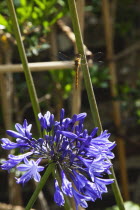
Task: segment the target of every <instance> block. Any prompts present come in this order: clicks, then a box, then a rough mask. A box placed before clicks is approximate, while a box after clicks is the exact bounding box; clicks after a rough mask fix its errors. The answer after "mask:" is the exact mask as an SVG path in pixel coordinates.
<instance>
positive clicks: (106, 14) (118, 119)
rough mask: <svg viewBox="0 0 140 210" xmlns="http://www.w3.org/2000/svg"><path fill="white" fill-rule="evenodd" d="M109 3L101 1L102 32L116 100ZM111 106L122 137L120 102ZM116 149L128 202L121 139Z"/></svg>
mask: <svg viewBox="0 0 140 210" xmlns="http://www.w3.org/2000/svg"><path fill="white" fill-rule="evenodd" d="M109 6H110V5H109V1H108V0H102V11H103V17H104V18H103V20H104V30H105V39H106V48H107V58H108V60H109V63H108V67H109V71H110V76H111V79H110V92H111V96H112V98H117V96H118V91H117V74H116V64H115V62H114V61H113V60H112V58H113V57H114V52H113V51H114V50H113V27H112V25H113V23H111V16H110V9H109ZM112 106H113V120H114V124H115V127H116V130H117V133H118V134H119V135H122V129H121V127H122V126H121V111H120V102H119V101H118V100H112ZM117 149H118V156H119V165H120V174H121V185H122V193H123V196H124V199H125V200H129V191H128V179H127V170H126V157H125V145H124V140H123V138H120V137H118V138H117Z"/></svg>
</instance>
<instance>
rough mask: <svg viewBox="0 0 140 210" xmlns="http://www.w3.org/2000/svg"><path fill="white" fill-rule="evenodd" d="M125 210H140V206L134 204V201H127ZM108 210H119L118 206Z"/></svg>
mask: <svg viewBox="0 0 140 210" xmlns="http://www.w3.org/2000/svg"><path fill="white" fill-rule="evenodd" d="M124 206H125V209H126V210H139V209H140V206H139V205H138V204H136V203H133V202H132V201H126V202H125V203H124ZM106 210H119V207H118V206H112V207H110V208H107V209H106Z"/></svg>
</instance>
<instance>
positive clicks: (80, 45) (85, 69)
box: [68, 0, 125, 210]
mask: <svg viewBox="0 0 140 210" xmlns="http://www.w3.org/2000/svg"><path fill="white" fill-rule="evenodd" d="M68 3H69V9H70V14H71V18H72V23H73V29H74V32H75V37H76V43H77V49H78V52H79V53H80V54H82V57H83V58H82V64H83V65H82V70H83V76H84V80H85V86H86V90H87V94H88V99H89V103H90V108H91V112H92V116H93V120H94V123H95V125H96V126H97V127H99V131H100V132H101V131H102V124H101V120H100V116H99V112H98V107H97V104H96V99H95V95H94V91H93V88H92V83H91V79H90V75H89V69H88V65H87V60H86V56H85V52H84V45H83V40H82V35H81V30H80V25H79V20H78V15H77V10H76V4H75V0H68ZM111 172H112V174H111V176H110V178H114V183H113V184H112V189H113V192H114V195H115V198H116V202H117V204H118V207H119V209H120V210H125V208H124V204H123V199H122V197H121V193H120V190H119V187H118V184H117V180H116V177H115V173H114V170H113V168H111Z"/></svg>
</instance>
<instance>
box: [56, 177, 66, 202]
mask: <svg viewBox="0 0 140 210" xmlns="http://www.w3.org/2000/svg"><path fill="white" fill-rule="evenodd" d="M54 201H55V203H56V204H57V205H58V206H64V203H65V200H64V196H63V193H62V192H61V190H60V188H59V185H58V181H57V180H56V179H55V193H54Z"/></svg>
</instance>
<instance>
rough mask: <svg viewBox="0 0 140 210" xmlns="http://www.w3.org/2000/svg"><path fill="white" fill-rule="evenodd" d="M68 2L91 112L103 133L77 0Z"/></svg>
mask: <svg viewBox="0 0 140 210" xmlns="http://www.w3.org/2000/svg"><path fill="white" fill-rule="evenodd" d="M68 2H69V8H70V13H71V18H72V23H73V29H74V33H75V38H76V44H77V49H78V53H80V54H81V55H82V65H81V66H82V70H83V76H84V80H85V86H86V90H87V94H88V99H89V103H90V109H91V113H92V116H93V119H94V123H95V126H97V127H98V132H99V133H101V131H102V124H101V121H100V117H99V112H98V107H97V103H96V99H95V95H94V90H93V88H92V82H91V79H90V74H89V68H88V64H87V60H86V55H85V51H84V44H83V39H82V34H81V30H80V25H79V20H78V16H77V11H76V5H75V0H68Z"/></svg>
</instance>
